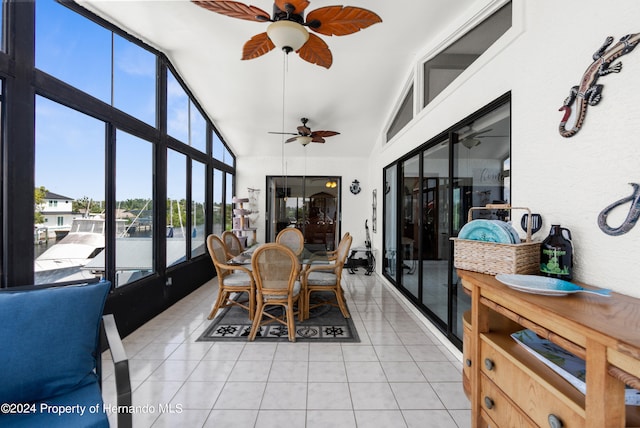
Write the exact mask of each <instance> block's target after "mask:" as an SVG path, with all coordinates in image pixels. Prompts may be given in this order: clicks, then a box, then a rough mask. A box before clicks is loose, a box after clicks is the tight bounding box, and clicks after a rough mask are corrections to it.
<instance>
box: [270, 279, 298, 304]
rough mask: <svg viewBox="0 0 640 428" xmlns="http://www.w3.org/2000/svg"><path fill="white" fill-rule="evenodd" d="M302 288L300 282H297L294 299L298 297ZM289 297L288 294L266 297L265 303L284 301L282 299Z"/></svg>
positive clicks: (294, 284)
mask: <svg viewBox="0 0 640 428" xmlns="http://www.w3.org/2000/svg"><path fill="white" fill-rule="evenodd" d="M301 287H302V286H301V285H300V281H296V282H294V283H293V297H296V296H297V295H298V294H300V288H301ZM286 298H287V295H286V294H270V295H268V296H265V299H264V300H265V302H268V301H269V300H272V299H273V300H282V299H286Z"/></svg>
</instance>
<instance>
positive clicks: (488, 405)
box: [484, 397, 494, 409]
mask: <svg viewBox="0 0 640 428" xmlns="http://www.w3.org/2000/svg"><path fill="white" fill-rule="evenodd" d="M484 405H485V407H486V408H487V409H493V405H494V402H493V400H492V399H491V398H489V397H484Z"/></svg>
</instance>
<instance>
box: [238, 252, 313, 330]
mask: <svg viewBox="0 0 640 428" xmlns="http://www.w3.org/2000/svg"><path fill="white" fill-rule="evenodd" d="M251 267H252V270H253V275H254V278H255V281H256V296H257V297H256V301H257V302H256V314H255V317H254V318H253V324H252V326H251V333H250V334H249V340H255V338H256V335H257V333H258V331H260V329H261V327H262V326H263V325H266V324H270V323H273V322H278V323H280V324H283V325H284V326H286V327H287V332H288V336H289V341H290V342H295V341H296V326H295V315H296V314H299V313H300V306H299V305H298V310H297V311H294V306H295V305H296V303H299V300H300V281H298V277H299V274H300V263H299V261H298V257H297V256H296V255H295V254H294V252H293V251H292V250H291V249H290V248H288V247H286V246H285V245H282V244H278V243H268V244H263V245H261V246H260V247H259V248H258V249H257V250H256V251H255V252H254V253H253V256H252V258H251ZM272 306H282V307H283V311H282V315H280V316H278V315H275V314H273V313H270V312H268V311H267V308H268V307H272Z"/></svg>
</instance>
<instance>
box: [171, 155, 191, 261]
mask: <svg viewBox="0 0 640 428" xmlns="http://www.w3.org/2000/svg"><path fill="white" fill-rule="evenodd" d="M186 228H187V157H186V156H185V155H183V154H182V153H178V152H176V151H175V150H169V151H168V154H167V233H166V236H167V266H171V265H174V264H176V263H180V262H183V261H184V260H185V259H186V256H187V235H188V233H187V229H186Z"/></svg>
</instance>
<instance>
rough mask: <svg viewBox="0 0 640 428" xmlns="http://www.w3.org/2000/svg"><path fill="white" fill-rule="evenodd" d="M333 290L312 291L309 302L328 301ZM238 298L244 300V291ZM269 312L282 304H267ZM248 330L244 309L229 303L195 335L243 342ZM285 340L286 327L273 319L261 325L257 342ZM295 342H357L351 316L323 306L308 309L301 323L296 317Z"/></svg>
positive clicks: (202, 339)
mask: <svg viewBox="0 0 640 428" xmlns="http://www.w3.org/2000/svg"><path fill="white" fill-rule="evenodd" d="M332 296H333V293H326V294H325V293H320V292H318V293H313V294H311V304H312V305H313V304H314V302H316V301H319V300H320V301H321V300H331V297H332ZM240 298H241V299H242V298H245V299H246V294H245V295H241V296H240ZM269 311H271V313H274V314H279V313H281V311H282V307H270V308H269ZM250 331H251V322H250V321H249V318H248V316H247V311H246V310H244V309H242V308H240V307H238V306H231V307H228V308H225V309H223V310H222V311H220V312H219V313H218V315H216V317H215V318H214V319H213V321H212V322H211V325H210V326H209V327H207V329H206V330H205V331H204V333H202V335H201V336H200V337H199V338H198V341H199V342H208V341H209V342H211V341H214V342H217V341H246V340H247V337H248V336H249V332H250ZM258 340H260V341H265V340H267V341H282V342H286V341H288V340H289V339H288V330H287V327H286V326H284V325H282V324H280V323H277V322H273V323H270V324H267V325H265V326H262V328H261V330H260V332H259V333H258V334H257V336H256V341H258ZM296 341H300V342H360V338H359V337H358V332H357V331H356V327H355V325H354V324H353V321H352V320H351V318H344V317H343V316H342V313H341V312H340V309H339V308H337V307H334V306H331V305H322V306H319V307H317V308H313V309H311V311H310V313H309V318H308V319H306V320H304V321H302V322H300V321H298V317H297V316H296Z"/></svg>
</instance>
